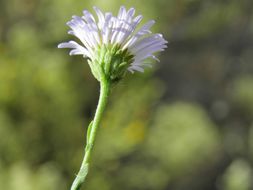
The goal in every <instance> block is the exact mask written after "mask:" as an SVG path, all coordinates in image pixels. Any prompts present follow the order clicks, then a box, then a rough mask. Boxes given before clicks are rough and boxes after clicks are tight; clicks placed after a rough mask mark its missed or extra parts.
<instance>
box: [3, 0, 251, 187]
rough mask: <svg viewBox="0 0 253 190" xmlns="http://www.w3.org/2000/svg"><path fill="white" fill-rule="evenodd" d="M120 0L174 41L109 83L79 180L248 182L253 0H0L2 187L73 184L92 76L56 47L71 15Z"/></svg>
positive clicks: (91, 103) (116, 183) (93, 100)
mask: <svg viewBox="0 0 253 190" xmlns="http://www.w3.org/2000/svg"><path fill="white" fill-rule="evenodd" d="M121 4H124V5H126V7H127V8H130V7H131V6H133V7H135V8H136V10H137V14H142V15H144V18H145V19H144V21H147V20H149V19H155V20H156V21H157V22H156V25H155V27H154V28H153V31H156V32H158V31H159V32H161V33H162V34H164V36H165V38H166V39H167V40H168V41H170V44H169V47H168V49H166V51H165V52H163V53H162V54H161V55H160V59H161V62H160V63H157V64H155V65H154V68H153V69H148V70H147V72H145V74H138V73H136V74H134V75H132V74H129V75H128V76H127V78H126V79H125V80H123V81H122V82H121V83H119V85H118V86H116V87H115V88H114V89H113V93H112V96H111V98H110V103H109V106H108V109H107V112H106V114H105V117H104V120H103V122H102V125H101V128H100V130H99V133H98V138H97V141H96V146H95V151H94V154H93V162H92V167H91V170H90V171H91V172H90V174H89V176H88V179H87V182H86V183H85V185H84V186H83V188H82V189H85V190H251V189H253V184H252V181H253V180H252V174H253V167H252V160H253V62H252V60H253V1H252V0H241V1H239V0H203V1H201V0H145V1H144V0H143V1H140V0H135V1H133V0H128V1H127V0H125V1H123V0H121V1H116V0H108V1H105V0H93V1H87V0H1V1H0V189H1V190H7V189H8V190H56V189H58V190H67V189H69V187H70V184H71V182H72V180H73V179H74V176H75V174H76V173H77V171H78V169H79V166H80V162H81V159H82V156H83V149H84V145H83V144H84V142H85V131H86V128H87V125H88V123H89V121H90V120H91V119H92V116H93V114H94V111H95V108H96V104H97V99H98V89H99V85H98V82H97V81H96V80H95V79H94V78H93V76H92V75H91V72H90V69H89V67H88V64H87V63H86V60H84V59H83V58H82V57H81V56H73V57H70V56H68V50H59V49H57V48H56V47H57V44H59V43H60V42H62V41H67V40H69V39H73V37H72V36H69V35H67V30H68V27H67V26H66V25H65V23H66V22H67V21H68V20H70V18H71V16H72V15H74V14H76V15H81V14H82V10H83V9H88V10H90V11H92V6H93V5H96V6H98V7H100V8H101V9H102V10H104V11H112V12H113V13H114V14H116V13H117V10H118V9H119V6H120V5H121ZM92 12H93V11H92ZM93 13H94V12H93ZM142 23H143V22H142Z"/></svg>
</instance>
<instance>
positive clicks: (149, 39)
mask: <svg viewBox="0 0 253 190" xmlns="http://www.w3.org/2000/svg"><path fill="white" fill-rule="evenodd" d="M94 10H95V12H96V14H97V20H96V19H95V18H94V17H93V15H92V14H91V13H90V12H89V11H87V10H84V11H83V16H82V17H79V16H73V17H72V20H71V21H69V22H67V25H68V26H69V27H70V28H71V30H70V31H69V32H68V33H69V34H72V35H74V36H76V37H77V38H79V40H80V41H81V43H82V45H80V44H78V43H77V42H75V41H69V42H64V43H61V44H59V45H58V48H71V49H72V50H71V51H70V55H83V56H84V57H87V58H88V63H89V65H90V67H91V70H92V73H93V74H94V76H95V77H96V78H97V79H98V80H99V81H100V79H101V77H102V75H103V76H105V77H106V78H108V79H110V80H111V81H116V80H119V79H121V78H122V77H123V75H124V74H125V73H126V71H127V70H128V71H130V72H134V71H140V72H143V71H144V67H145V66H150V64H149V63H147V60H150V59H155V60H158V59H157V58H156V57H155V56H154V53H156V52H160V51H163V50H164V48H166V47H167V46H166V43H167V41H166V40H164V38H163V36H162V35H161V34H152V33H151V31H150V28H151V26H152V25H153V24H154V23H155V21H153V20H151V21H149V22H147V23H146V24H144V25H143V26H142V27H138V25H139V23H140V22H141V20H142V15H138V16H136V17H134V14H135V9H134V8H130V9H129V10H126V8H125V7H124V6H121V7H120V10H119V13H118V15H117V16H113V15H112V13H110V12H106V13H103V12H102V11H101V10H100V9H98V8H97V7H94Z"/></svg>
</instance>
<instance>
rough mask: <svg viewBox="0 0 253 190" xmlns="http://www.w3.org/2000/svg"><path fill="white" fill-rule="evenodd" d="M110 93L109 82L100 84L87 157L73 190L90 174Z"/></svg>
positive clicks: (88, 136)
mask: <svg viewBox="0 0 253 190" xmlns="http://www.w3.org/2000/svg"><path fill="white" fill-rule="evenodd" d="M109 93H110V82H108V80H106V79H104V80H101V82H100V96H99V101H98V105H97V109H96V113H95V116H94V120H93V122H92V123H91V124H90V126H89V129H88V135H87V138H88V139H87V144H86V147H85V155H84V158H83V161H82V165H81V168H80V170H79V172H78V174H77V176H76V178H75V180H74V182H73V184H72V186H71V190H79V189H80V187H81V185H82V183H83V182H84V181H85V178H86V176H87V174H88V167H89V163H90V158H91V151H92V148H93V145H94V142H95V137H96V133H97V129H98V126H99V125H100V121H101V118H102V115H103V112H104V110H105V107H106V104H107V101H108V96H109Z"/></svg>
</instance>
